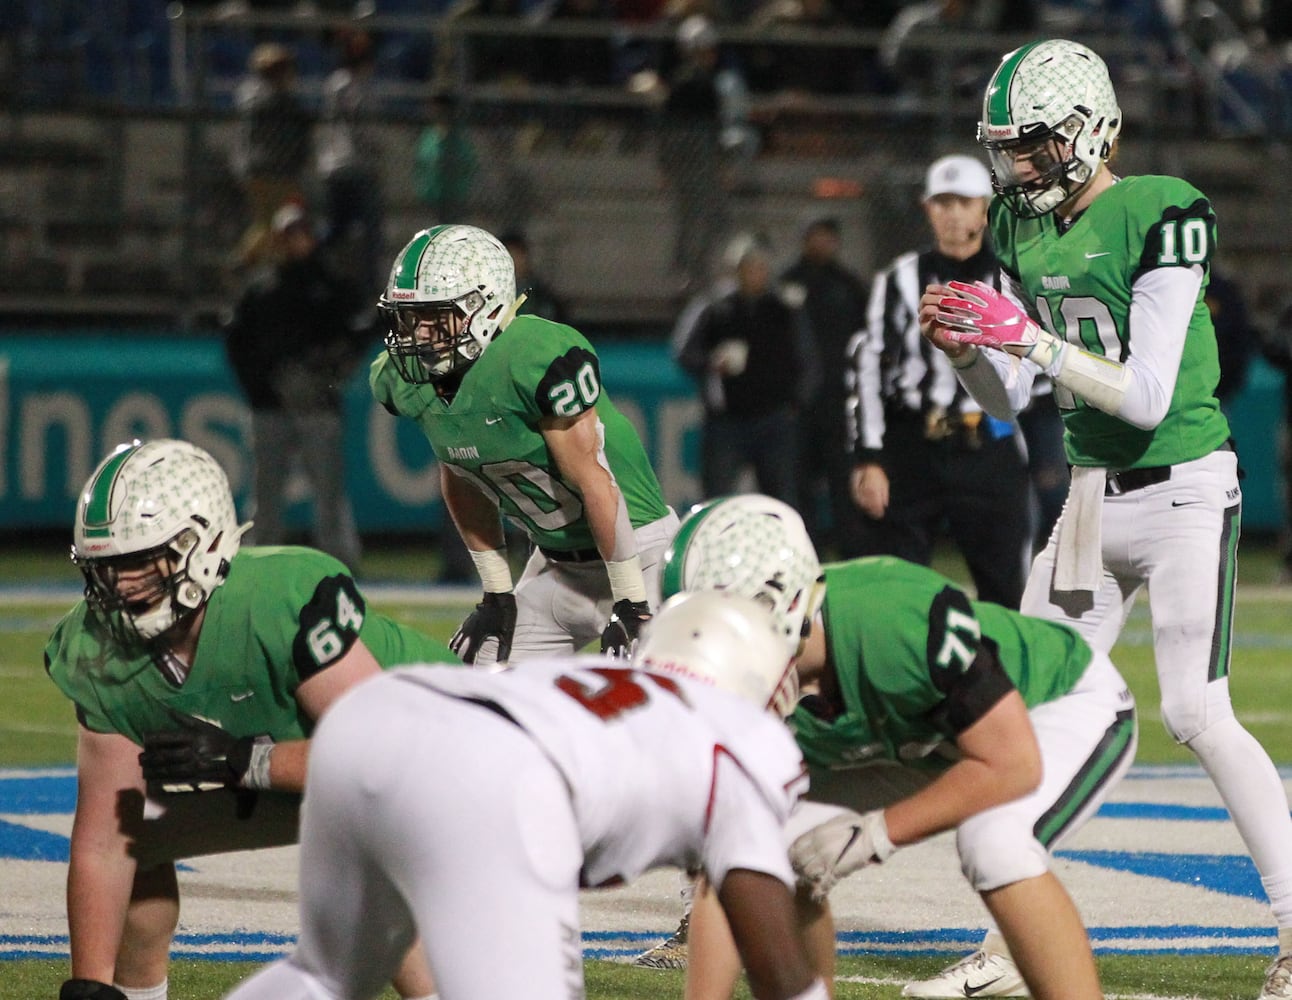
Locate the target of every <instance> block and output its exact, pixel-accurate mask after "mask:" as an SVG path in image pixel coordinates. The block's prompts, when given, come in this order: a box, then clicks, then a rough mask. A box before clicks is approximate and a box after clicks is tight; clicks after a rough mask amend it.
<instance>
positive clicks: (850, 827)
mask: <svg viewBox="0 0 1292 1000" xmlns="http://www.w3.org/2000/svg"><path fill="white" fill-rule="evenodd" d="M896 850H897V848H896V847H895V846H893V842H892V841H891V840H889V839H888V824H887V823H885V822H884V810H882V809H875V810H873V811H871V812H868V813H864V814H863V813H855V812H852V811H848V812H845V813H843V814H841V815H839V816H836V817H834V819H829V820H826V821H825V822H824V823H822V824H820V825H819V826H815V827H813V828H812V829H811V830H809V831H808V832H807V833H805V834H803V836H801V837H799V838H798V839H797V840H795V841H794V843H793V844H791V845H790V864H791V865H793V867H794V874H795V875H797V876H798V880H799V885H801V886H804V887H805V888H807V889H808V891H809V892H810V893H811V896H812V899H813V901H814V902H818V903H819V902H821V901H822V900H824V899H825V898H826V896H828V895H829V894H830V890H831V889H833V888H834V884H835V883H836V882H838V881H839V879H841V878H846V877H847V876H849V875H851V874H852V873H853V872H855V871H856V870H857V869H858V868H865V867H866V866H867V865H876V864H879V863H880V862H881V861H885V860H887V859H888V858H889V857H891V856H892V854H893V852H894V851H896Z"/></svg>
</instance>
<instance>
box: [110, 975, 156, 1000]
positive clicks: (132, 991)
mask: <svg viewBox="0 0 1292 1000" xmlns="http://www.w3.org/2000/svg"><path fill="white" fill-rule="evenodd" d="M169 982H170V980H169V979H163V980H162V981H161V982H160V983H158V984H157V985H156V986H122V985H121V984H120V983H113V985H114V986H116V988H117V989H119V990H120V991H121V992H122V993H124V994H125V995H126V1000H166V985H167V984H168V983H169Z"/></svg>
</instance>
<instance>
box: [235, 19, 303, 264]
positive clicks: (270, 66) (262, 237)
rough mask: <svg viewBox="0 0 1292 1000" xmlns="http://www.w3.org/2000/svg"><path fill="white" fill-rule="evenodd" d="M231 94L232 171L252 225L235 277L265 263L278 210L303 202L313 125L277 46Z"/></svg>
mask: <svg viewBox="0 0 1292 1000" xmlns="http://www.w3.org/2000/svg"><path fill="white" fill-rule="evenodd" d="M247 70H248V72H247V75H246V76H245V77H244V78H243V79H242V80H241V81H239V83H238V86H237V89H236V90H235V92H234V108H235V110H236V112H237V115H238V134H237V139H236V141H235V143H234V147H233V158H232V167H233V172H234V174H235V176H237V178H238V179H239V181H240V183H241V185H242V189H243V193H244V195H245V197H246V209H247V214H248V215H249V217H250V219H249V222H248V224H247V228H246V230H245V231H244V232H243V235H242V239H241V240H240V241H239V243H238V247H237V249H236V250H235V252H234V257H233V260H232V266H233V269H234V270H235V271H236V272H245V271H247V270H249V269H251V268H254V267H256V266H257V265H259V264H262V263H264V262H265V255H266V251H267V249H268V247H267V244H268V241H269V228H270V222H271V220H272V218H273V215H274V211H275V210H276V209H277V208H278V206H279V205H282V204H283V203H284V202H287V201H292V200H303V199H304V197H305V186H306V183H305V179H306V172H307V171H308V169H309V166H310V157H311V153H312V141H311V133H312V130H313V128H314V123H313V120H312V119H311V117H310V115H309V112H308V111H307V110H306V108H305V106H304V104H302V103H301V100H300V97H299V96H298V95H297V93H296V56H295V54H294V53H293V52H292V50H291V49H289V48H287V47H286V46H284V45H280V44H279V43H277V42H264V43H262V44H260V45H257V46H256V47H255V48H254V49H253V50H252V52H251V56H250V58H249V59H248V62H247Z"/></svg>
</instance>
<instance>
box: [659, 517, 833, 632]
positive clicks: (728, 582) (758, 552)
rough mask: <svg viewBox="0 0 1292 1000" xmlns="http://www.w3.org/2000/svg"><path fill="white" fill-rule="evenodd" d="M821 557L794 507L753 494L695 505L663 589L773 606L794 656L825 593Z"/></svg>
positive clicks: (667, 559)
mask: <svg viewBox="0 0 1292 1000" xmlns="http://www.w3.org/2000/svg"><path fill="white" fill-rule="evenodd" d="M824 586H825V585H824V579H823V577H822V574H821V563H820V561H819V560H818V558H817V554H816V548H815V546H813V544H812V539H811V538H810V537H809V536H808V533H807V528H806V527H804V525H803V519H802V518H801V517H800V516H799V514H798V511H796V510H795V509H794V508H793V507H791V506H789V505H788V504H786V503H782V502H781V501H780V500H775V499H773V498H771V497H768V496H763V495H761V494H757V493H750V494H745V495H742V496H733V497H723V498H720V499H717V500H710V501H709V502H707V503H703V504H700V505H699V506H696V507H693V508H692V509H691V511H690V512H689V513H688V514H687V516H686V517H685V518H684V519H683V520H682V523H681V525H680V526H679V527H678V530H677V534H676V535H675V536H674V537H673V541H672V543H671V544H670V545H669V547H668V551H667V552H665V554H664V568H663V571H662V573H661V575H660V588H661V591H662V594H663V596H664V597H665V598H668V597H672V596H673V595H674V594H679V593H683V592H685V591H696V590H730V591H733V592H734V593H737V594H741V595H743V596H745V597H749V598H753V599H754V600H755V601H757V602H758V603H759V604H761V605H762V606H763V607H765V608H767V609H768V610H770V611H771V612H772V614H773V616H774V617H775V619H776V628H777V632H778V633H779V634H780V635H781V637H782V638H783V639H784V640H785V643H786V646H787V648H788V650H789V652H790V655H791V656H793V655H795V654H797V652H798V649H799V645H800V643H801V642H802V639H803V637H804V636H805V635H806V634H807V628H808V626H809V625H810V623H811V620H812V616H813V615H814V614H816V610H817V608H818V607H820V605H821V601H822V599H823V598H824V596H825V590H824Z"/></svg>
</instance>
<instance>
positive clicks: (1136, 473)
mask: <svg viewBox="0 0 1292 1000" xmlns="http://www.w3.org/2000/svg"><path fill="white" fill-rule="evenodd" d="M1234 450H1236V449H1235V448H1234V440H1233V438H1230V439H1229V440H1228V441H1226V442H1225V443H1224V444H1222V445H1221V446H1220V447H1219V448H1217V449H1216V451H1234ZM1170 478H1171V466H1169V465H1151V466H1149V467H1148V468H1146V469H1127V470H1125V471H1124V472H1110V473H1108V479H1107V480H1106V481H1105V482H1104V496H1106V497H1116V496H1121V495H1122V494H1123V493H1133V492H1135V490H1142V489H1143V488H1144V487H1145V486H1156V485H1157V484H1158V483H1164V482H1166V481H1167V480H1168V479H1170ZM1239 478H1242V474H1241V473H1240V474H1239Z"/></svg>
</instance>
